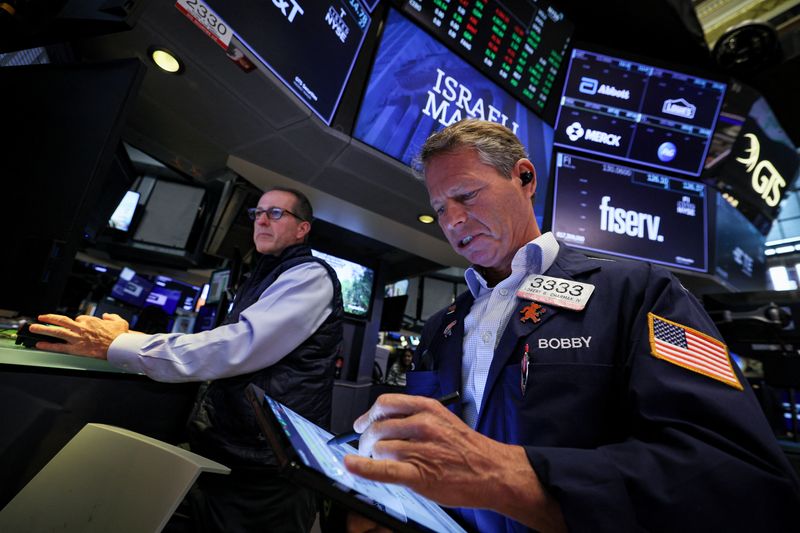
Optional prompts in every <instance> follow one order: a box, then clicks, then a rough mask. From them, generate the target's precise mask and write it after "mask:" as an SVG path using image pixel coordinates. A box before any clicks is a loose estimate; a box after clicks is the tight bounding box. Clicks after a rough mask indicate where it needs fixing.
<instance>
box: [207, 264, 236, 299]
mask: <svg viewBox="0 0 800 533" xmlns="http://www.w3.org/2000/svg"><path fill="white" fill-rule="evenodd" d="M230 279H231V271H230V270H228V269H224V270H215V271H214V272H212V273H211V279H210V280H209V282H208V295H207V296H206V303H217V302H219V301H220V300H222V295H223V294H224V293H225V290H226V289H227V288H228V284H229V283H230Z"/></svg>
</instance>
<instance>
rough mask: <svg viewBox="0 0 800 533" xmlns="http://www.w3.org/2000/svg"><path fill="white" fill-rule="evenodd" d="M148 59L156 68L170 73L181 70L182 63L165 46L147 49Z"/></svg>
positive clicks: (177, 72) (176, 72)
mask: <svg viewBox="0 0 800 533" xmlns="http://www.w3.org/2000/svg"><path fill="white" fill-rule="evenodd" d="M149 53H150V59H152V60H153V63H155V64H156V66H157V67H158V68H160V69H161V70H164V71H166V72H169V73H171V74H179V73H180V72H182V71H183V63H181V60H180V59H178V57H177V56H176V55H175V54H173V53H172V52H170V51H169V50H167V49H166V48H158V47H152V48H150V50H149Z"/></svg>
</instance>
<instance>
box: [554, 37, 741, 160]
mask: <svg viewBox="0 0 800 533" xmlns="http://www.w3.org/2000/svg"><path fill="white" fill-rule="evenodd" d="M725 89H726V84H725V83H722V82H719V81H714V80H709V79H704V78H699V77H697V76H692V75H688V74H684V73H680V72H675V71H671V70H666V69H662V68H657V67H654V66H651V65H646V64H643V63H637V62H634V61H628V60H625V59H621V58H617V57H611V56H607V55H604V54H599V53H595V52H591V51H587V50H581V49H577V48H575V49H573V51H572V58H571V61H570V64H569V70H568V71H567V79H566V82H565V85H564V93H563V96H562V99H561V106H560V108H559V114H558V119H557V121H556V132H555V143H556V144H557V145H559V146H564V147H568V148H571V149H574V150H580V151H583V152H588V153H593V154H599V155H605V156H610V157H613V158H616V159H621V160H623V161H629V162H635V163H640V164H644V165H648V166H651V167H655V168H658V169H663V170H666V171H672V172H679V173H682V174H687V175H691V176H698V175H699V174H700V172H701V170H702V169H703V164H704V161H705V157H706V152H707V151H708V146H709V142H710V140H711V137H712V133H713V132H714V126H715V124H716V121H717V116H718V114H719V111H720V107H721V106H722V101H723V98H724V96H725Z"/></svg>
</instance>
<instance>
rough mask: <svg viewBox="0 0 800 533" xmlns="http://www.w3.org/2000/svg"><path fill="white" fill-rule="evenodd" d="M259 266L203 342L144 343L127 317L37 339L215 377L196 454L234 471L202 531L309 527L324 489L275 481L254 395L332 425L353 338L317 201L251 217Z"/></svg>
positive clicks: (190, 338) (158, 369) (198, 419)
mask: <svg viewBox="0 0 800 533" xmlns="http://www.w3.org/2000/svg"><path fill="white" fill-rule="evenodd" d="M249 214H250V217H251V218H252V219H253V221H254V226H253V241H254V242H255V247H256V250H257V251H258V252H259V253H260V254H262V255H260V257H259V258H258V260H257V262H256V263H255V266H254V268H253V270H252V273H251V275H250V277H249V278H248V279H247V281H246V282H245V283H244V284H243V286H242V287H241V288H240V289H239V291H238V293H237V295H236V298H235V299H234V301H233V307H232V309H231V312H230V313H229V315H228V317H227V318H226V320H225V323H224V324H223V325H221V326H219V327H217V328H215V329H213V330H211V331H205V332H201V333H195V334H157V335H144V334H141V333H136V332H132V331H130V330H129V328H128V323H127V322H126V321H125V320H123V319H122V318H120V317H119V316H117V315H111V314H106V315H103V318H102V319H101V318H97V317H90V316H79V317H77V318H76V319H75V320H72V319H70V318H68V317H65V316H61V315H42V316H40V317H39V320H41V321H43V322H47V323H50V324H55V325H57V326H62V328H54V327H50V326H45V325H34V326H31V331H34V332H36V333H45V334H48V335H52V336H55V337H59V338H62V339H64V340H66V341H67V344H57V343H46V342H40V343H38V344H37V348H40V349H44V350H51V351H58V352H63V353H70V354H76V355H86V356H89V357H96V358H100V359H108V361H109V362H110V363H111V364H113V365H115V366H118V367H120V368H124V369H126V370H129V371H133V372H142V373H144V374H146V375H148V376H149V377H151V378H153V379H155V380H157V381H166V382H181V381H207V383H204V384H203V385H202V386H201V388H200V393H199V395H198V399H197V402H196V404H195V406H194V411H193V413H192V416H191V419H190V422H189V427H188V429H189V442H190V445H191V448H192V451H195V452H197V453H199V454H200V455H203V456H205V457H208V458H210V459H214V460H217V461H219V462H221V463H223V464H225V465H226V466H229V467H231V468H232V472H231V474H230V476H205V477H201V478H200V480H199V487H198V488H199V490H194V491H193V492H192V494H191V496H192V497H191V501H192V504H193V508H194V509H193V510H194V514H195V517H196V520H197V527H198V529H199V530H202V531H225V532H250V531H287V532H289V531H291V532H294V531H308V530H310V529H311V526H312V525H313V521H314V518H315V515H316V500H315V496H314V494H313V493H311V492H310V491H308V490H305V489H301V488H299V487H297V486H295V485H293V484H291V483H290V482H288V481H284V480H283V479H281V478H279V477H278V476H277V474H276V471H275V467H273V466H270V465H274V463H275V461H274V457H273V456H272V452H271V451H270V449H269V446H268V445H267V442H266V440H265V439H264V438H263V437H262V436H261V435H260V434H259V429H258V427H257V425H256V421H255V414H254V413H253V410H252V407H251V406H250V404H249V403H248V402H247V401H246V399H245V394H244V391H245V387H246V386H247V385H248V384H249V383H255V384H256V385H258V386H259V387H261V388H262V389H263V390H265V391H266V392H267V393H268V394H270V395H271V396H272V397H274V398H275V399H277V400H278V401H280V402H282V403H284V404H285V405H287V406H289V407H290V408H292V409H294V410H295V411H297V412H299V413H301V414H302V415H303V416H305V417H306V418H308V419H310V420H312V421H314V422H316V423H317V424H319V425H321V426H328V425H329V422H330V412H331V395H332V390H333V376H334V361H335V357H336V356H337V355H338V353H339V351H340V349H341V345H342V342H343V340H342V339H343V337H342V315H343V310H342V296H341V288H340V286H339V281H338V279H337V277H336V273H335V272H334V271H333V270H332V269H331V267H330V266H328V265H327V263H325V262H323V261H322V260H320V259H317V258H315V257H314V256H312V255H311V249H310V248H309V247H308V246H307V245H306V244H305V243H306V240H307V237H308V234H309V231H310V230H311V220H312V209H311V205H310V203H309V201H308V199H307V198H306V197H305V195H303V194H302V193H300V192H299V191H295V190H292V189H282V188H276V189H272V190H270V191H267V192H266V193H264V195H263V196H261V198H260V200H259V201H258V206H257V207H254V208H251V209H250V210H249Z"/></svg>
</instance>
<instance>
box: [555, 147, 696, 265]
mask: <svg viewBox="0 0 800 533" xmlns="http://www.w3.org/2000/svg"><path fill="white" fill-rule="evenodd" d="M555 169H556V170H555V182H554V187H555V196H554V200H553V216H552V222H553V226H552V231H553V233H554V234H555V236H556V238H557V239H559V240H562V241H564V242H565V243H566V244H568V245H571V246H574V247H576V248H582V249H585V250H591V251H596V252H601V253H606V254H611V255H618V256H622V257H629V258H631V259H641V260H644V261H651V262H653V263H660V264H663V265H667V266H671V267H676V268H681V269H686V270H693V271H698V272H706V271H707V268H708V232H707V227H708V224H707V215H706V213H707V209H706V186H705V185H704V184H702V183H698V182H694V181H688V180H682V179H678V178H673V177H669V176H663V175H661V174H656V173H653V172H644V171H640V170H635V169H632V168H629V167H624V166H620V165H612V164H609V163H603V162H601V161H595V160H592V159H587V158H584V157H578V156H575V155H569V154H564V153H557V154H556V165H555Z"/></svg>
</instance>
